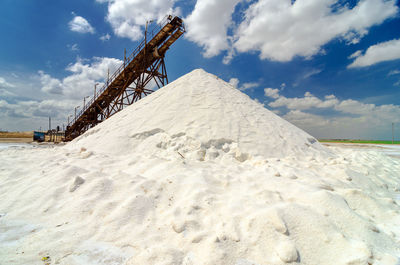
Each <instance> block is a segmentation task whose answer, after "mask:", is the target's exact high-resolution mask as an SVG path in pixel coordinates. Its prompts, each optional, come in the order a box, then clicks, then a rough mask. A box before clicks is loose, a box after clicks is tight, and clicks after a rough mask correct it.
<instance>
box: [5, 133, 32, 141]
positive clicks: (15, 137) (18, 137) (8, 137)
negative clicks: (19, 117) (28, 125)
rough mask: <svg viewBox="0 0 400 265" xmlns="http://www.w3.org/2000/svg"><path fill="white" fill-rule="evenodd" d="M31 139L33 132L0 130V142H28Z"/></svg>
mask: <svg viewBox="0 0 400 265" xmlns="http://www.w3.org/2000/svg"><path fill="white" fill-rule="evenodd" d="M32 141H33V132H32V131H30V132H0V143H29V142H32Z"/></svg>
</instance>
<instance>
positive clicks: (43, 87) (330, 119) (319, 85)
mask: <svg viewBox="0 0 400 265" xmlns="http://www.w3.org/2000/svg"><path fill="white" fill-rule="evenodd" d="M399 10H400V4H399V3H398V1H395V0H360V1H356V0H352V1H344V0H296V1H294V0H242V1H240V0H220V1H214V0H197V1H196V0H189V1H183V0H147V1H144V0H86V1H81V0H68V1H64V0H60V1H52V0H41V1H23V0H17V1H15V0H3V1H2V8H1V9H0V34H1V36H2V41H1V42H0V48H1V52H0V129H1V130H34V129H39V128H40V127H41V128H45V129H47V127H48V117H49V116H51V117H52V120H53V125H54V126H55V125H57V124H58V125H62V124H63V123H64V124H66V121H67V118H68V116H69V115H71V114H73V109H74V107H75V106H77V105H82V101H83V97H84V96H89V95H92V91H93V86H94V84H95V83H96V82H102V81H103V80H104V78H105V77H106V76H107V69H111V71H112V70H113V69H115V68H116V67H118V66H119V64H120V63H121V59H123V52H124V48H126V49H127V51H128V52H131V51H132V50H133V49H134V48H135V47H136V46H137V45H138V41H139V40H141V38H142V36H143V35H142V34H143V31H144V25H145V24H146V21H148V20H151V19H153V20H159V19H161V18H162V17H164V16H165V15H167V14H176V15H179V16H181V17H182V18H184V22H185V25H186V29H187V32H186V33H185V35H184V37H183V38H181V39H179V40H178V41H177V42H176V43H175V44H174V45H173V46H172V48H171V49H170V50H169V51H168V52H167V56H166V64H167V71H168V74H169V80H170V81H173V80H175V79H176V78H178V77H180V76H182V75H184V74H186V73H188V72H190V71H191V70H193V69H196V68H203V69H205V70H206V71H208V72H210V73H213V74H215V75H217V76H219V77H220V78H222V79H224V80H226V81H227V82H230V83H231V84H232V85H234V86H236V87H237V88H238V89H240V90H242V91H243V92H244V93H246V94H247V95H249V96H250V97H251V98H253V99H255V100H257V101H258V102H260V103H261V104H264V106H265V107H266V108H268V109H270V110H271V111H274V112H275V113H277V114H278V115H280V116H281V117H283V118H285V119H286V120H288V121H290V122H292V123H293V124H295V125H297V126H298V127H300V128H302V129H304V130H305V131H307V132H309V133H311V134H312V135H314V136H316V137H318V138H356V139H391V137H392V130H391V128H392V126H391V125H392V123H395V137H396V138H397V139H400V31H399V29H400V17H399Z"/></svg>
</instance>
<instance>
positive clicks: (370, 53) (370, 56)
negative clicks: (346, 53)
mask: <svg viewBox="0 0 400 265" xmlns="http://www.w3.org/2000/svg"><path fill="white" fill-rule="evenodd" d="M354 58H356V59H355V60H354V62H353V63H351V64H350V65H349V66H348V68H355V67H365V66H370V65H373V64H377V63H380V62H385V61H392V60H397V59H400V39H397V40H390V41H386V42H382V43H378V44H376V45H373V46H371V47H369V48H368V49H367V51H366V52H365V54H361V53H360V54H358V55H357V56H354Z"/></svg>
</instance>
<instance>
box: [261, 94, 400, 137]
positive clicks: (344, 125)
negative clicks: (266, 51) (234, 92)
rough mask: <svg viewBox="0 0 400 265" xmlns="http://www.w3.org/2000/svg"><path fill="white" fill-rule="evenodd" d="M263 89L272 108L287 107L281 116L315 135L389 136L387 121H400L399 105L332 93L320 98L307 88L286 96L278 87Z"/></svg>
mask: <svg viewBox="0 0 400 265" xmlns="http://www.w3.org/2000/svg"><path fill="white" fill-rule="evenodd" d="M264 91H265V95H266V96H267V97H269V98H271V99H272V101H271V102H269V103H268V106H269V107H270V108H272V110H275V108H283V109H287V110H288V111H287V112H286V113H285V114H283V115H282V116H283V118H285V119H286V120H288V121H289V122H291V123H293V124H295V125H297V126H298V127H300V128H302V129H304V130H306V131H308V132H309V133H311V134H312V135H314V136H316V137H323V138H371V139H372V138H374V139H376V138H377V137H380V138H382V139H386V138H387V139H389V136H390V132H389V131H390V130H389V129H390V128H389V126H388V125H390V124H391V123H392V122H395V123H398V122H400V106H398V105H393V104H386V105H375V104H366V103H363V102H361V101H358V100H353V99H345V100H339V99H338V98H337V97H336V96H335V95H326V96H325V97H323V98H319V97H316V96H314V95H313V94H311V93H310V92H306V93H305V94H304V96H303V97H294V98H288V97H285V96H283V95H280V94H279V92H280V91H279V90H278V89H272V88H267V89H265V90H264ZM317 113H319V114H317ZM324 113H330V114H329V115H326V114H324ZM385 137H386V138H385Z"/></svg>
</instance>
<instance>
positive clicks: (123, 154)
mask: <svg viewBox="0 0 400 265" xmlns="http://www.w3.org/2000/svg"><path fill="white" fill-rule="evenodd" d="M38 159H39V161H38ZM0 161H2V162H0V264H40V263H41V262H42V263H43V261H41V259H43V257H45V258H46V259H45V262H48V263H50V264H157V265H158V264H160V265H161V264H163V265H172V264H185V265H189V264H193V265H200V264H201V265H203V264H207V265H212V264H213V265H214V264H227V265H228V264H229V265H250V264H258V265H264V264H398V263H399V262H400V259H399V257H400V249H399V246H400V228H399V224H400V207H399V204H400V161H399V160H398V159H397V160H396V159H395V158H391V157H389V156H386V155H384V154H382V153H380V152H378V151H374V152H365V151H353V150H348V149H340V148H326V147H324V146H322V145H321V144H319V143H318V142H317V141H316V140H315V139H314V138H313V137H312V136H310V135H308V134H307V133H305V132H303V131H302V130H300V129H298V128H296V127H295V126H293V125H291V124H290V123H288V122H286V121H284V120H283V119H281V118H279V117H278V116H276V115H275V114H273V113H272V112H270V111H268V110H266V109H265V108H263V106H262V105H260V104H258V103H256V102H254V101H252V100H251V99H250V98H248V97H247V96H246V95H244V94H242V93H241V92H240V91H238V90H235V89H234V88H232V87H231V86H230V85H229V84H227V83H226V82H224V81H223V80H221V79H218V78H217V77H215V76H213V75H210V74H208V73H206V72H204V71H203V70H195V71H193V72H191V73H189V74H188V75H186V76H184V77H182V78H180V79H178V80H176V81H175V82H173V83H171V84H169V85H168V86H166V87H164V88H162V89H160V90H158V91H157V92H155V93H153V94H152V95H150V96H148V97H146V98H144V99H142V100H141V101H139V102H137V103H135V104H134V105H132V106H130V107H128V108H127V109H125V110H123V111H121V112H119V113H117V114H116V115H114V116H113V117H112V118H110V119H108V120H106V121H105V122H103V123H101V124H99V125H98V126H96V127H95V128H93V129H91V130H89V131H88V132H87V133H85V134H84V135H82V136H80V137H78V138H77V139H75V140H74V141H73V142H71V143H68V144H67V145H65V146H62V147H55V148H50V149H49V148H46V149H44V148H40V147H38V148H34V149H22V150H21V149H7V150H0ZM47 257H48V258H47Z"/></svg>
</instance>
